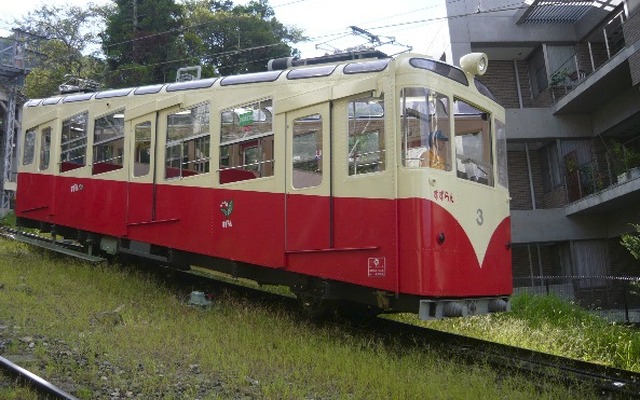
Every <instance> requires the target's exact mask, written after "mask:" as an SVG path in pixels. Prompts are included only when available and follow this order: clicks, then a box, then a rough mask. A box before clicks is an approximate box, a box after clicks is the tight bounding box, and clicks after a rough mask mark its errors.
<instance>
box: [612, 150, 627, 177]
mask: <svg viewBox="0 0 640 400" xmlns="http://www.w3.org/2000/svg"><path fill="white" fill-rule="evenodd" d="M611 152H612V154H613V158H614V159H613V160H612V161H613V166H614V171H615V173H616V174H617V182H618V183H622V182H626V181H627V179H628V178H629V176H628V169H629V164H628V161H629V160H628V154H627V149H625V147H624V146H623V145H622V143H620V142H613V145H612V147H611Z"/></svg>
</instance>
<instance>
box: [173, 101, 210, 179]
mask: <svg viewBox="0 0 640 400" xmlns="http://www.w3.org/2000/svg"><path fill="white" fill-rule="evenodd" d="M210 142H211V134H210V132H209V103H208V102H207V103H203V104H200V105H198V106H195V107H193V108H189V109H185V110H181V111H179V112H177V113H173V114H169V115H168V116H167V146H166V159H165V179H172V178H184V177H187V176H193V175H199V174H204V173H207V172H209V163H210V161H211V156H210V154H209V143H210Z"/></svg>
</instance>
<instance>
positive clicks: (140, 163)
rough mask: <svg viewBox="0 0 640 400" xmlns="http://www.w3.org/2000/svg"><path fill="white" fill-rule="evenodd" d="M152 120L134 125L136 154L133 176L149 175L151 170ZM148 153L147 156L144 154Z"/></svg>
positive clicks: (134, 156)
mask: <svg viewBox="0 0 640 400" xmlns="http://www.w3.org/2000/svg"><path fill="white" fill-rule="evenodd" d="M151 127H152V125H151V121H144V122H140V123H138V124H136V125H135V126H134V127H133V141H134V143H133V144H134V155H133V177H134V178H140V177H142V176H147V175H149V172H150V171H151V157H152V153H151V151H152V149H151V136H152V134H153V133H152V132H151ZM145 154H146V157H145V156H144V155H145Z"/></svg>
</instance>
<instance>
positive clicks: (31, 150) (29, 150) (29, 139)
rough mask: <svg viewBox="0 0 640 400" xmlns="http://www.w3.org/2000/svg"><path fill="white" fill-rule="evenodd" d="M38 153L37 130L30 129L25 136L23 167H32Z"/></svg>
mask: <svg viewBox="0 0 640 400" xmlns="http://www.w3.org/2000/svg"><path fill="white" fill-rule="evenodd" d="M35 151H36V130H35V128H34V129H29V130H27V132H26V133H25V134H24V154H23V156H22V165H31V164H32V163H33V157H34V154H35Z"/></svg>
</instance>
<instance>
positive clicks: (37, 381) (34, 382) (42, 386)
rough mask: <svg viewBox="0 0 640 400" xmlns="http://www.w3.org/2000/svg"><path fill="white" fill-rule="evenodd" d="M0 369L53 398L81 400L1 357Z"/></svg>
mask: <svg viewBox="0 0 640 400" xmlns="http://www.w3.org/2000/svg"><path fill="white" fill-rule="evenodd" d="M0 367H2V368H3V369H4V370H6V371H7V372H8V373H9V374H11V375H13V376H15V377H17V378H18V379H20V380H22V381H24V382H26V383H27V384H28V385H29V386H33V387H34V388H36V389H37V390H38V391H40V392H42V393H46V394H48V395H51V396H55V397H56V398H58V399H64V400H79V399H78V398H77V397H75V396H73V395H70V394H69V393H67V392H65V391H64V390H62V389H60V388H58V387H56V386H54V385H53V384H51V383H50V382H48V381H45V380H44V379H42V378H41V377H39V376H38V375H36V374H34V373H32V372H30V371H27V370H26V369H24V368H22V367H21V366H19V365H17V364H14V363H13V362H11V361H9V360H7V359H6V358H4V357H2V356H0Z"/></svg>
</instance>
